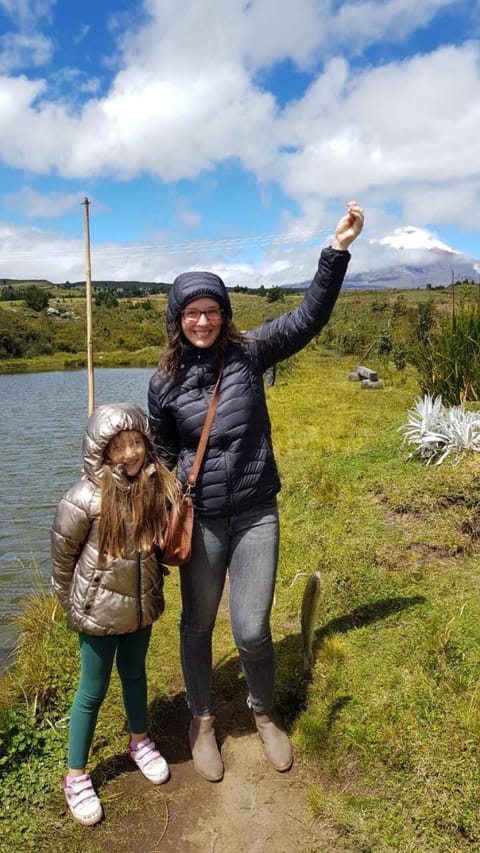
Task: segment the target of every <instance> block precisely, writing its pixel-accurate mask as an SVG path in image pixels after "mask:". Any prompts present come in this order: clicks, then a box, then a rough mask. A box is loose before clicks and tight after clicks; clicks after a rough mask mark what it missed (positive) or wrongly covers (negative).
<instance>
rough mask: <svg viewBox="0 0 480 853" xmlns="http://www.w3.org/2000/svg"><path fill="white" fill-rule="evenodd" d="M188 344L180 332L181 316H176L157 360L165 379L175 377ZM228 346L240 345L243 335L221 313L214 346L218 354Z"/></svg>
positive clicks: (159, 369) (241, 344)
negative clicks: (220, 322)
mask: <svg viewBox="0 0 480 853" xmlns="http://www.w3.org/2000/svg"><path fill="white" fill-rule="evenodd" d="M188 345H189V344H188V343H187V340H186V338H185V336H184V334H183V332H182V326H181V318H180V317H177V319H176V320H175V326H174V328H173V330H172V331H171V332H170V333H169V334H168V337H167V345H166V347H165V349H164V350H163V352H162V353H161V355H160V359H159V361H158V365H157V370H158V372H159V373H160V375H161V376H164V377H165V378H166V379H175V376H176V375H177V373H178V370H179V368H180V365H181V363H182V358H183V354H184V352H185V349H186V347H187V346H188ZM229 346H236V347H242V346H243V337H242V335H241V334H240V332H239V331H238V329H237V327H236V326H235V324H234V323H233V322H232V320H230V318H229V317H227V316H225V315H223V319H222V328H221V329H220V334H219V336H218V338H217V340H216V341H215V348H216V350H217V352H218V354H219V355H220V353H224V352H225V350H226V349H227V348H228V347H229Z"/></svg>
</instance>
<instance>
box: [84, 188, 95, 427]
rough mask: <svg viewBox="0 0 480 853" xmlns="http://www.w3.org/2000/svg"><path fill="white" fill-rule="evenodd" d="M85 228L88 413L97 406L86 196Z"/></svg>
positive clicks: (85, 199)
mask: <svg viewBox="0 0 480 853" xmlns="http://www.w3.org/2000/svg"><path fill="white" fill-rule="evenodd" d="M82 204H83V207H84V213H85V215H84V220H83V221H84V230H85V296H86V300H87V377H88V414H89V415H91V414H92V412H93V410H94V408H95V379H94V374H93V332H92V329H93V323H92V267H91V261H90V220H89V215H88V207H89V204H90V202H89V200H88V198H87V197H86V196H85V198H84V200H83V202H82Z"/></svg>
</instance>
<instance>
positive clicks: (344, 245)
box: [332, 201, 364, 252]
mask: <svg viewBox="0 0 480 853" xmlns="http://www.w3.org/2000/svg"><path fill="white" fill-rule="evenodd" d="M363 222H364V213H363V210H362V208H361V207H359V205H358V204H357V202H356V201H349V202H348V204H347V213H346V214H345V216H342V218H341V219H340V220H339V222H338V225H337V227H336V228H335V237H334V238H333V240H332V249H338V250H340V251H343V252H344V251H345V250H346V249H348V247H349V245H350V243H353V241H354V240H355V239H356V237H358V235H359V234H360V231H361V230H362V228H363Z"/></svg>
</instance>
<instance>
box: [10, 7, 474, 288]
mask: <svg viewBox="0 0 480 853" xmlns="http://www.w3.org/2000/svg"><path fill="white" fill-rule="evenodd" d="M54 5H55V2H54V0H43V2H42V0H37V2H34V0H30V2H27V0H20V2H18V0H15V2H13V0H0V8H1V9H3V10H4V11H5V12H6V13H7V14H10V15H11V17H12V19H14V20H15V22H16V24H17V26H18V27H19V33H16V34H15V33H10V34H6V35H5V36H3V37H2V38H1V39H0V70H1V68H2V67H3V70H4V72H5V73H4V76H3V77H1V78H0V126H1V127H2V133H1V134H0V159H2V160H3V161H4V162H5V163H6V164H7V165H9V166H11V167H13V168H15V169H19V170H24V171H25V172H26V173H27V174H30V175H35V174H38V175H49V174H52V173H53V174H54V175H58V176H60V177H61V178H66V179H78V180H81V181H82V182H87V181H89V180H90V179H97V178H102V179H108V178H113V179H120V180H122V181H127V180H129V179H131V178H134V177H138V176H143V175H146V174H147V175H150V176H153V177H154V178H157V179H159V180H160V181H163V182H165V183H170V184H172V185H173V183H174V182H175V181H177V180H181V179H195V178H197V177H198V176H199V175H204V174H205V173H206V172H211V174H213V173H214V170H215V168H216V167H217V166H218V165H219V164H221V163H225V162H232V163H234V164H239V166H240V167H241V168H242V169H243V170H244V171H245V172H248V173H250V174H253V175H254V176H255V177H256V178H257V180H258V183H259V186H260V191H261V192H262V188H267V189H266V190H265V192H266V193H267V194H268V188H269V187H270V186H272V185H277V186H279V187H280V188H281V190H282V191H283V193H284V194H285V196H286V197H287V198H288V199H289V200H290V201H291V202H292V206H295V208H296V210H298V211H299V215H297V216H293V215H292V214H291V213H290V212H287V211H285V213H284V215H283V224H284V228H285V235H286V237H287V239H288V240H291V241H292V245H291V246H290V248H288V250H287V246H286V245H285V246H282V261H281V263H280V264H279V262H278V245H276V244H275V243H272V251H271V253H269V252H265V253H264V256H263V258H262V259H261V261H260V262H259V264H258V266H257V264H255V268H254V265H253V264H252V265H251V266H250V265H249V264H247V265H246V267H245V268H244V267H241V268H239V270H238V272H239V274H240V272H242V271H243V273H245V275H248V276H251V277H252V280H253V278H254V277H255V276H256V275H257V272H256V271H255V270H256V269H259V270H260V275H263V276H267V277H268V276H271V277H272V278H273V277H274V276H276V275H278V276H279V277H282V276H283V277H284V278H283V281H288V280H289V279H288V277H287V276H288V275H291V271H292V270H293V269H297V270H300V271H302V272H303V270H305V278H308V277H309V275H310V272H308V271H307V269H306V268H307V267H308V269H309V270H311V266H310V262H311V260H312V258H313V259H314V256H315V255H316V253H317V249H315V248H312V249H310V246H309V241H310V237H311V236H316V237H318V236H319V235H322V237H323V235H324V234H326V233H327V232H328V229H330V228H331V226H332V221H334V216H335V218H336V216H337V215H338V206H339V204H340V203H341V204H343V203H344V202H345V201H347V200H348V199H350V198H352V197H357V198H358V199H359V200H360V201H361V203H362V205H363V206H364V207H366V208H367V209H368V228H369V234H370V235H371V236H372V237H375V236H381V235H382V234H384V233H385V228H386V227H391V228H392V229H393V228H394V227H396V226H397V225H398V224H399V221H398V220H399V218H400V217H402V218H403V217H406V219H407V221H412V222H415V223H418V224H429V225H433V224H435V223H437V224H439V223H450V224H451V223H456V224H458V225H460V226H461V227H470V228H472V227H478V224H479V218H480V203H479V202H480V199H479V194H480V179H479V178H478V176H479V175H480V148H479V146H478V139H479V138H480V108H479V105H478V91H479V90H480V48H479V45H478V43H476V42H474V41H473V40H472V41H471V42H470V43H466V44H464V45H462V46H461V47H443V48H439V49H438V50H434V51H431V52H430V53H426V54H423V55H422V54H418V55H416V56H410V57H408V58H405V59H404V60H402V61H398V62H386V61H384V62H383V63H382V64H381V65H378V66H377V67H372V66H369V65H367V66H363V67H362V66H361V65H360V63H359V62H358V55H359V53H360V52H361V51H363V50H365V49H366V48H368V47H369V46H371V45H375V46H377V45H378V44H379V43H380V42H381V41H389V42H398V43H401V42H403V41H404V40H405V39H406V38H407V37H408V36H409V34H410V33H412V32H413V31H415V30H416V29H418V28H420V27H424V26H426V25H427V24H428V23H429V21H431V20H432V19H433V18H434V17H435V15H436V14H437V13H439V12H440V11H442V10H447V9H450V10H454V9H455V7H456V6H457V5H459V3H457V2H456V0H423V2H418V0H382V2H380V0H356V2H353V1H352V2H342V3H341V4H339V3H338V2H333V0H296V2H295V4H294V6H291V4H283V5H282V7H281V11H280V12H279V5H278V2H277V0H255V2H245V0H223V2H222V3H218V2H217V0H201V2H200V0H182V2H181V14H179V4H178V0H145V2H144V3H143V4H142V12H143V16H142V17H141V18H137V17H136V23H135V25H133V24H132V22H131V20H130V26H129V28H128V29H125V28H124V29H123V30H121V29H120V22H122V25H123V26H124V27H125V21H126V20H129V19H128V18H125V17H123V16H122V15H120V16H114V20H115V25H113V23H112V33H114V35H115V38H116V39H117V42H116V50H115V51H112V55H114V56H115V63H116V65H115V67H116V69H117V71H116V73H115V76H114V77H113V79H112V81H111V83H110V85H109V88H108V90H105V91H103V92H102V94H101V95H100V94H99V92H100V84H99V82H98V80H97V79H96V78H90V79H88V80H86V79H85V75H84V72H82V71H81V70H80V69H75V68H62V69H56V70H55V72H51V73H50V74H49V75H47V74H45V77H44V78H43V79H38V77H36V78H35V79H33V78H32V79H29V77H28V76H27V75H26V74H23V75H21V76H13V74H10V76H8V72H11V71H13V70H15V68H20V67H25V66H24V64H23V63H24V58H25V52H26V50H27V48H28V51H29V53H30V54H31V56H30V60H31V61H30V64H31V65H34V64H36V67H38V66H39V65H41V64H42V63H44V62H46V61H47V60H48V58H49V57H50V52H51V48H52V46H51V43H50V42H49V40H48V39H46V38H45V37H44V36H42V35H41V32H40V29H39V27H40V24H41V22H42V21H43V20H48V16H49V15H51V13H52V10H53V9H54ZM462 5H463V4H462ZM477 5H478V4H477ZM112 20H113V19H112ZM272 22H274V25H272ZM85 33H86V30H84V31H83V32H82V31H79V36H83V35H84V34H85ZM20 36H22V38H23V39H24V41H23V42H22V40H21V38H20ZM28 39H30V42H29V41H28ZM2 45H3V60H2ZM22 45H23V46H22ZM348 51H350V53H351V52H352V51H353V52H356V56H355V62H354V63H349V62H348V61H347V60H346V58H345V54H346V53H347V52H348ZM285 59H288V60H290V61H291V62H293V63H294V65H296V66H297V67H298V68H300V69H302V70H308V71H309V73H310V74H311V76H312V82H311V85H310V86H309V87H308V89H307V91H306V92H305V93H304V94H303V95H302V96H301V97H299V98H298V99H297V100H295V101H290V102H289V103H288V104H287V105H286V106H282V104H281V103H279V102H277V101H276V99H275V95H274V92H273V89H272V90H271V91H270V90H269V89H268V82H267V81H268V79H269V78H268V73H267V72H271V73H272V75H273V74H274V72H275V69H276V66H277V64H278V63H279V62H282V61H283V60H285ZM2 61H3V63H4V64H3V66H2V64H1V63H2ZM82 80H84V82H82ZM262 80H263V81H264V82H263V83H262ZM66 83H68V89H69V90H70V91H71V95H70V97H69V98H68V100H67V98H66V95H65V89H66ZM459 140H461V156H459ZM32 183H33V181H32ZM74 198H75V199H76V201H75V204H77V203H78V196H77V195H76V194H73V195H72V194H70V193H65V194H58V195H56V194H51V195H49V196H46V197H45V196H38V195H37V194H36V192H35V191H34V190H33V189H32V188H29V187H26V188H24V189H23V190H21V191H20V193H19V194H11V195H10V196H9V197H7V205H8V204H9V205H10V206H12V205H13V206H14V207H15V209H16V210H21V211H23V212H24V213H25V215H28V216H34V215H38V216H47V215H49V216H53V215H58V213H57V214H54V211H55V210H57V211H59V212H63V210H66V209H67V208H66V207H64V208H63V210H62V205H68V204H69V203H71V204H73V203H74V202H73V199H74ZM393 205H395V206H396V208H397V213H396V214H394V213H391V212H389V211H391V209H392V206H393ZM194 207H195V205H193V204H191V203H190V201H189V200H188V199H186V198H185V199H183V198H179V200H178V204H177V213H176V221H177V222H181V223H183V224H184V225H186V226H187V227H188V228H190V229H195V228H197V227H198V225H199V213H198V212H197V211H196V210H195V209H194ZM34 210H38V211H39V213H38V214H34V213H33V211H34ZM29 211H30V213H29ZM40 211H42V213H40ZM45 211H52V212H51V213H46V212H45ZM335 211H337V213H335ZM466 211H468V214H466ZM332 212H333V213H334V216H333V215H332ZM467 216H468V223H466V222H465V219H466V218H467ZM28 234H29V236H28V237H25V235H23V236H22V235H19V237H18V239H19V240H20V242H22V241H23V240H24V239H26V240H27V244H26V245H27V247H28V240H29V239H30V240H32V241H34V242H35V243H38V245H39V247H41V246H44V245H45V246H47V248H48V249H49V251H51V252H53V251H54V249H53V248H52V247H54V246H57V245H59V243H58V241H59V240H60V238H59V237H58V235H57V236H54V237H51V236H48V235H46V233H45V232H41V233H39V234H36V235H34V234H33V232H32V233H30V232H28ZM60 242H61V240H60ZM61 251H62V250H61V249H59V252H61ZM102 251H103V249H102ZM196 251H197V253H198V257H197V255H195V253H194V251H193V250H192V249H188V250H187V249H184V250H182V249H179V250H178V253H177V255H176V256H175V263H170V260H169V261H168V264H169V265H168V266H167V267H166V270H165V274H167V271H169V270H172V271H173V270H174V269H178V267H177V261H178V265H179V266H180V269H181V267H182V265H183V264H182V261H184V263H185V265H195V263H199V265H201V266H203V267H204V266H206V264H207V263H208V262H209V261H212V264H215V263H216V264H218V263H219V256H218V251H217V252H215V251H211V252H210V254H208V250H207V248H206V247H203V248H198V249H197V250H196ZM115 252H116V253H117V256H116V258H114V254H115ZM71 253H72V250H71V244H70V242H69V241H68V240H67V241H66V251H65V258H64V259H63V267H62V269H65V268H66V265H67V260H68V258H70V261H69V262H70V263H71V264H72V265H73V267H74V268H75V264H77V263H78V261H76V260H75V259H74V258H73V256H72V254H71ZM283 254H285V256H286V257H283ZM126 255H127V250H126V249H125V248H124V249H123V251H122V247H118V246H117V247H115V246H112V247H110V253H109V252H108V251H107V248H105V250H104V254H103V256H101V254H100V255H97V258H98V263H99V264H101V269H102V270H105V271H106V272H105V277H107V272H108V273H109V275H110V277H114V275H113V272H112V271H113V270H114V269H115V270H117V272H118V275H119V277H121V278H125V277H129V275H127V272H128V273H129V272H130V271H132V270H136V275H137V277H139V276H140V273H142V272H144V275H145V276H146V277H147V278H152V271H153V270H154V269H155V270H158V269H159V253H158V252H156V254H155V257H154V261H152V263H150V260H149V258H148V257H147V258H146V259H143V260H140V257H139V256H135V252H134V253H133V256H132V257H131V258H127V257H126ZM152 257H153V255H152ZM368 258H370V260H369V262H370V263H373V264H376V263H377V260H378V255H375V256H374V251H373V249H372V247H369V246H368V244H367V241H364V242H363V243H362V245H361V246H360V244H359V249H358V251H357V249H356V251H355V259H354V263H355V264H357V265H359V264H363V263H366V262H367V259H368ZM227 260H228V258H227V254H226V253H225V263H227ZM230 262H231V257H230ZM314 262H315V260H313V263H314ZM221 263H223V258H222V259H221ZM221 263H220V265H221ZM162 269H163V267H162ZM102 274H103V273H102ZM299 275H300V277H301V273H299ZM299 275H297V274H296V275H295V280H298V278H299ZM68 277H69V278H72V277H73V273H70V274H69V276H68ZM290 280H291V278H290ZM279 283H280V282H279Z"/></svg>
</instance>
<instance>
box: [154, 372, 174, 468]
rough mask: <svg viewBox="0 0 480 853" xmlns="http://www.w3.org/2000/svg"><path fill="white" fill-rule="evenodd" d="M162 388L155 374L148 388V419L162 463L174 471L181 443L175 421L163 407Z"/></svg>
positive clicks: (160, 381)
mask: <svg viewBox="0 0 480 853" xmlns="http://www.w3.org/2000/svg"><path fill="white" fill-rule="evenodd" d="M161 386H162V380H161V379H160V378H159V377H158V375H157V374H154V375H153V376H152V378H151V379H150V382H149V386H148V418H149V422H150V429H151V430H152V435H153V441H154V444H155V448H156V451H157V453H158V455H159V457H160V459H161V460H162V462H164V463H165V465H166V466H167V467H168V468H170V470H173V468H175V467H176V465H177V461H178V454H179V453H180V441H179V436H178V430H177V426H176V423H175V420H174V418H173V416H172V415H171V413H170V412H169V411H168V409H167V407H166V406H164V405H162V395H161V393H160V390H161Z"/></svg>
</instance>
